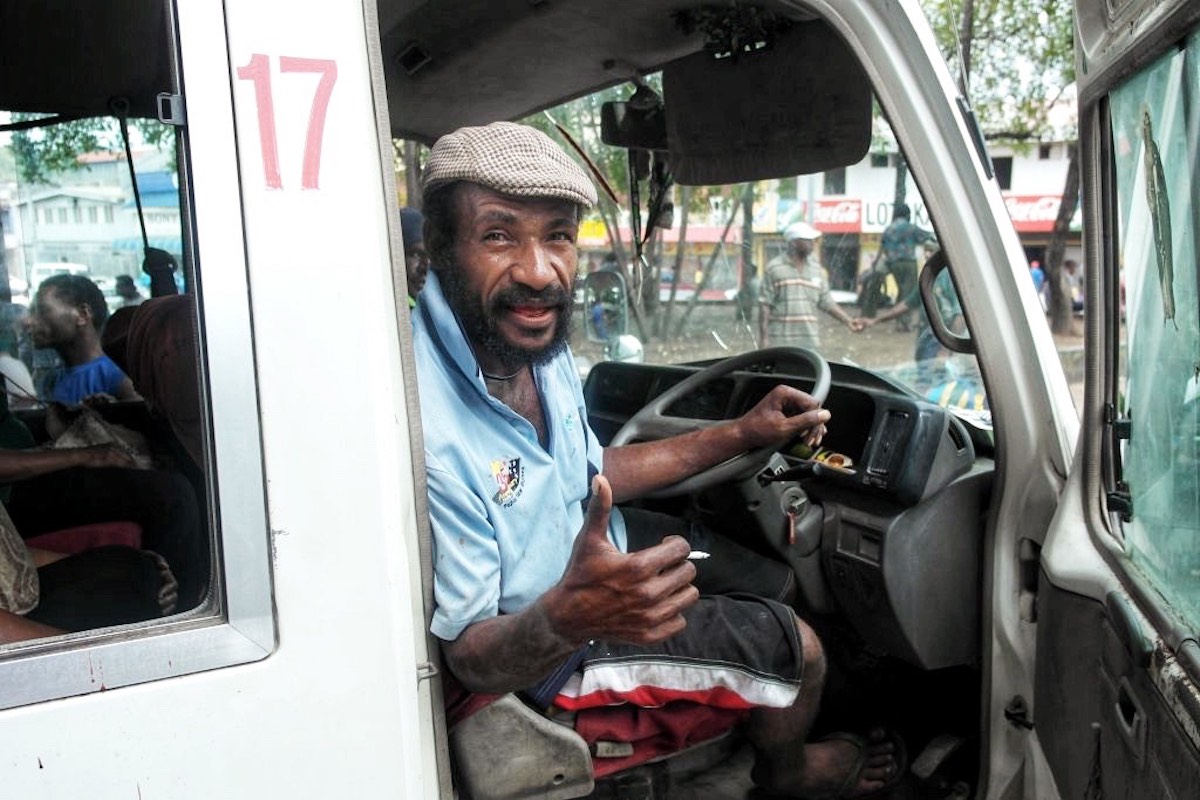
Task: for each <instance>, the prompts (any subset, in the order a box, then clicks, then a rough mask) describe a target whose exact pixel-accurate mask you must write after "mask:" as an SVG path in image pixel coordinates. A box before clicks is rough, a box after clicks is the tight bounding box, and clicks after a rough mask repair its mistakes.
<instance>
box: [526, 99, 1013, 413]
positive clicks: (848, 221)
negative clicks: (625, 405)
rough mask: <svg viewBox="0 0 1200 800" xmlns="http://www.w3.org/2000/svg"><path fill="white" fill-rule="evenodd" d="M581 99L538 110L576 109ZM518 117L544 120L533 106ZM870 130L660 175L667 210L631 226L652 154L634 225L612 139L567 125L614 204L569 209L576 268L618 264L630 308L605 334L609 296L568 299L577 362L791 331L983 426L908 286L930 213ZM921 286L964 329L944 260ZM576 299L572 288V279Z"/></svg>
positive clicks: (680, 358) (976, 401) (787, 337)
mask: <svg viewBox="0 0 1200 800" xmlns="http://www.w3.org/2000/svg"><path fill="white" fill-rule="evenodd" d="M611 92H612V90H610V92H609V94H611ZM583 102H586V100H585V101H575V102H574V103H572V104H568V105H565V106H562V107H559V108H557V109H553V110H551V111H550V112H549V116H550V117H551V118H553V119H554V120H555V121H558V120H560V119H572V120H578V119H579V118H580V114H579V112H578V108H579V104H580V103H583ZM590 102H592V103H594V104H596V105H598V102H599V101H598V99H592V100H591V101H590ZM530 122H534V123H537V124H539V125H541V126H543V127H546V120H545V119H544V118H541V117H539V118H535V119H533V120H530ZM564 127H566V126H564ZM874 130H875V135H874V136H873V141H872V147H871V150H870V152H869V153H868V155H867V156H866V158H864V159H863V160H862V161H861V162H859V163H857V164H853V165H850V166H848V167H843V168H838V169H834V170H830V171H828V172H824V173H819V174H811V175H797V176H792V177H787V178H779V179H771V180H763V181H757V182H753V183H745V184H735V185H723V186H692V187H680V186H673V187H671V189H670V190H669V192H668V194H667V195H666V198H665V200H664V201H663V202H662V203H661V204H660V205H661V206H667V205H668V204H669V212H667V213H664V214H663V215H661V216H662V217H663V219H662V222H661V224H660V225H656V226H647V222H648V220H649V216H650V215H649V208H651V207H652V206H653V205H654V204H655V199H656V198H655V192H654V189H653V180H652V177H653V175H654V174H655V171H656V170H661V169H664V167H662V166H660V165H659V164H658V163H657V162H656V161H655V160H654V159H653V158H648V159H647V161H648V164H644V165H642V166H641V167H639V170H643V171H644V172H643V174H646V175H648V176H650V177H649V178H648V179H647V180H644V181H640V182H639V183H640V186H639V191H638V193H637V195H638V197H637V199H638V200H639V207H640V209H641V215H640V218H639V219H638V220H637V223H636V224H635V223H634V220H633V218H632V216H631V215H630V212H629V209H630V192H629V191H628V187H629V185H630V183H629V180H628V167H627V166H626V163H625V162H626V154H625V151H622V150H619V149H617V148H612V147H607V146H606V145H603V144H600V143H599V141H598V138H599V137H598V134H592V135H590V136H589V133H588V130H587V128H586V127H583V129H582V133H581V134H580V138H581V139H582V140H583V141H581V142H580V143H581V145H584V144H586V148H585V149H586V150H587V151H588V153H589V156H590V157H592V158H593V160H594V163H595V166H596V167H597V169H598V170H600V171H601V172H607V173H609V174H611V175H612V176H613V177H612V180H611V185H612V187H613V189H614V192H615V193H616V194H617V196H618V198H619V199H620V201H621V206H620V209H619V210H618V209H616V207H615V206H614V205H613V204H612V203H611V202H609V201H606V200H605V199H604V198H603V192H602V193H601V194H602V199H601V202H600V204H599V205H598V206H597V208H596V209H593V211H592V212H591V213H590V214H589V216H588V217H587V218H586V219H585V221H584V222H583V224H582V226H581V228H580V234H579V241H578V244H579V251H580V260H579V273H580V278H581V279H582V278H585V277H586V276H588V275H593V274H595V273H603V272H615V273H619V274H621V275H622V277H623V279H624V280H623V281H622V282H623V283H624V284H625V286H626V296H627V297H628V300H629V304H630V308H629V313H628V314H627V315H626V316H627V318H626V319H625V320H623V321H624V322H625V325H624V326H623V327H624V330H625V333H626V334H627V336H626V337H624V338H623V339H622V340H621V341H620V342H617V341H615V339H616V337H617V335H618V334H619V333H620V329H621V327H622V326H621V325H620V324H617V325H615V326H614V325H613V324H612V323H613V321H614V315H613V309H612V308H611V307H610V308H607V310H605V309H604V308H601V306H602V305H604V304H603V303H594V304H593V305H595V306H596V308H580V309H578V312H579V313H578V315H577V319H578V324H577V326H576V330H575V333H574V336H573V338H572V342H571V344H572V349H573V351H574V353H575V355H576V358H577V359H578V360H579V361H580V364H581V370H583V371H585V372H586V370H587V369H588V367H589V366H590V365H591V364H594V363H596V362H598V361H601V360H606V359H612V358H619V359H625V360H636V359H638V358H640V359H641V360H644V361H645V362H647V363H655V364H683V363H689V362H697V361H705V360H710V359H717V358H723V357H726V356H731V355H736V354H739V353H744V352H747V351H751V350H754V349H757V348H760V347H763V346H764V345H765V346H778V345H794V346H802V347H809V348H812V349H815V350H817V351H818V352H819V353H820V354H821V355H823V356H824V357H825V358H826V359H827V360H829V361H830V362H839V363H844V364H850V365H857V366H860V367H863V368H866V369H868V370H870V371H872V372H874V373H876V374H879V375H882V376H883V377H886V378H888V379H890V380H891V381H893V382H895V383H897V384H899V385H901V386H903V387H905V388H907V389H908V390H910V391H911V392H913V393H914V394H916V395H918V396H920V397H923V398H927V399H929V400H931V401H933V402H937V403H939V404H941V405H944V406H947V407H952V408H957V409H959V410H960V413H962V414H963V415H964V416H968V417H970V418H971V419H972V421H974V422H976V423H977V424H982V425H984V426H985V427H986V426H988V425H990V418H989V416H988V403H987V396H986V394H985V392H984V389H983V382H982V380H981V379H980V374H979V370H978V368H977V364H976V362H975V360H974V357H972V356H967V355H956V354H951V353H949V352H948V351H947V350H946V349H945V348H943V347H942V346H941V345H940V344H939V343H938V341H937V340H936V338H934V336H933V334H932V330H931V328H930V325H929V322H928V319H927V318H926V316H925V311H924V308H923V304H922V301H921V299H920V296H919V293H918V291H917V280H918V274H919V271H920V270H921V268H922V267H923V265H924V264H925V262H926V260H927V259H929V258H930V256H931V255H932V254H934V253H935V252H937V250H938V241H937V236H936V222H935V221H934V220H932V219H930V216H929V213H928V210H927V206H926V204H925V202H924V200H923V198H922V196H921V193H920V191H919V189H918V188H917V186H916V184H915V181H914V180H913V178H912V176H911V174H909V172H908V169H907V168H906V164H905V161H904V159H903V156H902V154H901V153H900V152H899V148H898V147H897V145H896V139H895V137H894V136H893V134H892V132H891V129H890V127H889V126H888V125H887V122H886V121H885V120H884V118H883V117H882V115H880V114H876V120H875V128H874ZM550 132H551V133H552V135H555V134H556V133H557V132H556V131H554V130H553V129H551V130H550ZM557 135H560V136H561V134H560V133H558V134H557ZM597 153H599V155H597ZM639 227H640V228H641V229H642V231H641V232H642V238H644V239H645V242H646V243H645V246H644V253H643V258H642V260H641V261H639V260H637V258H636V256H635V253H634V247H633V236H634V234H635V231H636V229H637V228H639ZM647 228H648V230H649V232H648V233H647ZM934 294H935V297H936V305H937V313H939V314H940V315H941V318H942V320H943V321H944V323H945V325H946V327H947V328H948V329H950V330H951V331H955V332H958V333H965V331H966V327H965V321H964V318H963V315H962V310H961V307H960V305H959V303H958V300H957V297H956V295H955V290H954V286H953V283H952V281H951V280H950V278H949V272H943V273H942V277H941V278H940V279H939V280H938V281H937V282H936V283H935V292H934ZM577 299H578V301H579V302H580V303H581V304H582V303H584V302H585V300H584V293H583V292H582V291H580V292H577ZM601 299H603V298H601ZM605 303H608V301H607V300H606V301H605ZM609 305H611V304H609ZM593 312H595V313H593ZM617 322H618V323H619V322H621V320H619V319H618V320H617ZM630 337H635V339H636V341H635V340H634V339H631V338H630ZM639 350H640V353H639V352H638V351H639Z"/></svg>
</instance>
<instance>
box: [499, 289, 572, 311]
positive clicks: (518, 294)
mask: <svg viewBox="0 0 1200 800" xmlns="http://www.w3.org/2000/svg"><path fill="white" fill-rule="evenodd" d="M570 304H571V293H570V292H568V291H567V290H566V289H564V288H563V287H562V286H561V285H558V284H555V285H553V286H546V287H544V288H542V289H531V288H529V287H528V286H522V285H520V284H516V285H513V286H509V287H506V288H504V289H501V290H500V291H499V292H497V293H496V294H495V295H494V296H493V297H492V303H491V306H492V308H512V307H514V306H540V307H543V308H560V309H565V308H569V307H570Z"/></svg>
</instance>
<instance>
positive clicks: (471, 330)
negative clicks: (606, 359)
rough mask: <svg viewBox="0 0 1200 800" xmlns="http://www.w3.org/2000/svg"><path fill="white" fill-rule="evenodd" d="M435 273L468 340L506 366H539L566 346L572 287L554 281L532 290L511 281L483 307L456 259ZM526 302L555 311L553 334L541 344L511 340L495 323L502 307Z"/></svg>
mask: <svg viewBox="0 0 1200 800" xmlns="http://www.w3.org/2000/svg"><path fill="white" fill-rule="evenodd" d="M437 275H438V280H439V281H440V282H441V285H442V293H443V294H444V295H445V297H446V302H447V303H449V304H450V309H451V310H452V311H454V313H455V314H456V315H458V319H459V321H460V322H461V323H462V326H463V329H464V332H465V333H466V334H467V339H468V341H470V342H471V344H472V345H474V346H476V347H481V348H483V350H484V351H485V352H487V353H488V354H489V355H492V356H495V357H496V358H498V359H499V360H500V361H501V363H503V364H505V365H507V366H519V365H522V364H528V365H530V366H538V365H540V364H546V363H548V362H549V361H550V360H551V359H553V358H554V357H555V356H557V355H558V354H559V353H561V352H562V351H563V350H564V349H566V346H567V339H568V338H569V337H570V334H571V313H572V312H573V311H574V302H573V295H572V292H571V288H572V287H567V288H565V289H564V288H563V287H562V286H561V285H558V284H555V285H553V286H548V287H546V288H545V289H541V290H540V291H535V290H533V289H530V288H529V287H528V286H523V285H521V284H514V285H512V286H508V287H506V288H504V289H502V290H500V291H499V292H498V293H496V295H495V296H493V297H492V299H491V300H490V301H489V302H488V304H487V306H486V307H485V306H483V304H482V303H480V298H479V295H477V294H475V293H474V292H472V290H471V289H470V287H469V286H467V283H466V281H465V280H464V279H463V275H462V270H461V269H459V268H458V264H457V263H454V264H450V265H449V266H448V267H447V268H446V269H442V270H438V274H437ZM529 304H536V305H539V306H544V307H546V308H553V309H555V310H556V311H557V312H558V314H557V316H556V320H555V323H554V336H553V338H552V339H551V340H550V341H549V342H548V343H547V344H546V345H544V346H542V347H540V348H529V347H521V346H520V345H515V344H512V343H511V342H509V341H508V340H507V339H505V338H504V335H503V334H502V333H500V330H499V327H498V325H497V324H496V318H497V317H499V316H500V314H501V313H502V312H503V311H504V310H505V309H507V308H512V307H513V306H519V305H529Z"/></svg>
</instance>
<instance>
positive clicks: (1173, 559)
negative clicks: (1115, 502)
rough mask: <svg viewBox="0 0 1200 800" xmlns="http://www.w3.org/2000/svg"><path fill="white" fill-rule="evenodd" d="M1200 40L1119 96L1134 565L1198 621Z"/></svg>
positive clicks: (1115, 114)
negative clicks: (1198, 147) (1198, 144)
mask: <svg viewBox="0 0 1200 800" xmlns="http://www.w3.org/2000/svg"><path fill="white" fill-rule="evenodd" d="M1198 62H1200V37H1197V36H1195V35H1193V36H1192V37H1191V39H1190V40H1189V42H1188V44H1187V47H1186V48H1185V49H1184V50H1182V51H1179V52H1177V53H1174V54H1171V55H1168V56H1166V57H1164V58H1162V59H1160V60H1159V61H1157V62H1156V63H1154V64H1152V65H1151V66H1149V67H1147V68H1146V69H1144V70H1142V71H1141V72H1140V73H1138V74H1137V75H1135V76H1134V77H1133V78H1131V79H1130V80H1129V81H1128V82H1126V83H1125V84H1124V85H1123V86H1122V87H1121V88H1120V89H1119V90H1117V91H1115V92H1113V94H1112V96H1111V114H1112V130H1113V149H1114V154H1113V158H1114V161H1115V170H1116V185H1117V199H1118V215H1119V225H1120V229H1119V236H1120V247H1121V249H1120V268H1121V271H1122V274H1121V280H1122V281H1123V286H1124V298H1125V319H1126V325H1127V330H1126V344H1127V348H1128V358H1127V359H1125V360H1124V362H1123V363H1125V365H1126V366H1125V368H1124V371H1123V373H1122V374H1121V375H1120V379H1119V396H1118V398H1117V403H1118V408H1119V409H1120V411H1121V414H1122V416H1125V417H1128V418H1129V419H1130V420H1131V423H1132V428H1131V434H1130V437H1129V439H1128V441H1126V442H1124V445H1123V447H1122V448H1121V454H1120V456H1121V459H1122V465H1121V470H1122V473H1121V474H1122V476H1123V478H1124V483H1125V484H1126V486H1127V488H1128V492H1129V496H1130V498H1131V499H1132V503H1133V517H1132V521H1130V522H1129V523H1127V524H1126V525H1125V529H1124V532H1125V546H1126V549H1127V552H1128V556H1129V559H1130V561H1131V563H1132V564H1133V565H1134V567H1135V569H1136V570H1137V571H1138V572H1140V573H1142V574H1143V575H1144V576H1146V577H1147V578H1148V579H1149V580H1150V581H1151V582H1152V583H1153V584H1154V585H1155V587H1156V588H1158V590H1159V591H1160V592H1161V593H1162V594H1163V595H1164V596H1166V598H1167V599H1168V601H1169V602H1170V603H1171V605H1172V606H1173V607H1174V608H1175V610H1176V611H1177V612H1179V613H1180V614H1182V615H1183V616H1184V617H1185V618H1186V619H1188V620H1190V621H1191V622H1192V623H1193V624H1195V623H1200V581H1197V580H1196V576H1197V575H1198V574H1200V469H1198V465H1200V356H1198V354H1200V320H1198V318H1197V307H1198V305H1197V287H1196V270H1197V253H1196V236H1197V233H1198V232H1200V227H1198V226H1197V213H1198V209H1200V205H1198V204H1197V200H1198V197H1197V188H1198V187H1200V181H1197V180H1196V178H1197V152H1196V142H1198V141H1200V127H1198V123H1197V118H1196V110H1197V106H1196V101H1197V92H1198V91H1200V69H1198V67H1197V64H1198Z"/></svg>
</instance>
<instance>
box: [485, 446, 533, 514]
mask: <svg viewBox="0 0 1200 800" xmlns="http://www.w3.org/2000/svg"><path fill="white" fill-rule="evenodd" d="M491 466H492V478H493V479H494V480H495V481H496V487H497V491H496V493H495V494H494V495H492V500H493V501H494V502H496V503H498V504H499V505H501V506H503V507H504V508H508V507H509V506H511V505H512V504H513V503H515V502H517V498H518V497H520V496H521V491H522V490H523V489H524V488H525V485H524V483H523V481H522V479H523V478H524V477H525V468H524V467H522V466H521V459H519V458H497V459H495V460H493V461H492V465H491Z"/></svg>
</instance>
